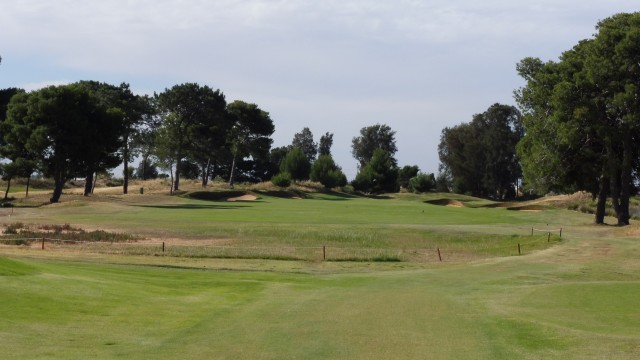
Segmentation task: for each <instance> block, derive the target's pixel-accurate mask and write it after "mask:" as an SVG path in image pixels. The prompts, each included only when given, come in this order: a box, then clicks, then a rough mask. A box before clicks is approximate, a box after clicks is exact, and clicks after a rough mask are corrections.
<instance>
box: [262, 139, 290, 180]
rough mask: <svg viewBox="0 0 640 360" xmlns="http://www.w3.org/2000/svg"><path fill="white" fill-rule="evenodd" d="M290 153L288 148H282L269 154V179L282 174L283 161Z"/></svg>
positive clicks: (275, 149)
mask: <svg viewBox="0 0 640 360" xmlns="http://www.w3.org/2000/svg"><path fill="white" fill-rule="evenodd" d="M288 153H289V147H288V146H280V147H276V148H272V149H271V151H270V152H269V163H268V174H267V178H271V177H273V176H274V175H276V174H277V173H278V172H280V165H281V164H282V160H283V159H284V158H285V156H287V154H288Z"/></svg>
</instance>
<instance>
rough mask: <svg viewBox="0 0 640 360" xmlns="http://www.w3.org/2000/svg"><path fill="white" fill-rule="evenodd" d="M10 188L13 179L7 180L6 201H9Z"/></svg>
mask: <svg viewBox="0 0 640 360" xmlns="http://www.w3.org/2000/svg"><path fill="white" fill-rule="evenodd" d="M9 188H11V178H8V179H7V190H6V191H5V192H4V199H5V200H7V199H8V198H9Z"/></svg>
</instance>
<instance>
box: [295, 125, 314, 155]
mask: <svg viewBox="0 0 640 360" xmlns="http://www.w3.org/2000/svg"><path fill="white" fill-rule="evenodd" d="M291 148H299V149H300V150H302V152H303V153H304V154H305V155H306V156H307V159H309V163H312V162H313V161H314V160H315V159H316V155H317V154H318V144H316V143H315V142H313V133H312V132H311V130H309V128H308V127H305V128H304V129H302V131H301V132H299V133H296V134H295V135H293V141H292V142H291Z"/></svg>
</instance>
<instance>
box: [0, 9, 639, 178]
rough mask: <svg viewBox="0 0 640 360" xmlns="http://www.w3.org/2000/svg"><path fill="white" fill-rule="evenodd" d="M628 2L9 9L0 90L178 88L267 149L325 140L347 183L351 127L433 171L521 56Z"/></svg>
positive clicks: (512, 74)
mask: <svg viewBox="0 0 640 360" xmlns="http://www.w3.org/2000/svg"><path fill="white" fill-rule="evenodd" d="M637 10H638V3H637V0H608V1H602V0H600V1H595V0H582V1H578V0H538V1H531V0H530V1H520V0H511V1H508V0H486V1H471V0H448V1H445V0H425V1H419V0H393V1H392V0H377V1H370V0H324V1H312V0H297V1H289V0H247V1H236V0H217V1H206V0H182V1H180V0H153V1H150V0H138V1H136V0H110V1H100V2H98V1H80V0H53V1H52V0H14V1H9V2H5V3H4V4H2V5H1V6H0V56H2V64H1V65H0V88H6V87H14V86H15V87H22V88H25V89H28V90H32V89H37V88H39V87H42V86H45V85H51V84H64V83H69V82H74V81H78V80H98V81H104V82H109V83H113V84H119V83H121V82H128V83H129V84H131V87H132V89H133V90H134V91H136V92H138V93H150V94H151V93H153V92H154V91H155V92H161V91H163V90H164V89H165V88H168V87H171V86H173V85H175V84H179V83H184V82H197V83H200V84H202V85H209V86H211V87H213V88H214V89H220V90H222V91H223V92H224V93H225V94H226V98H227V101H228V102H231V101H233V100H236V99H240V100H244V101H247V102H253V103H256V104H258V105H259V106H260V107H261V108H262V109H264V110H266V111H268V112H269V113H270V114H271V117H272V119H273V120H274V123H275V125H276V133H275V134H274V136H273V138H274V146H283V145H288V144H289V143H290V142H291V140H292V138H293V135H294V133H296V132H299V131H300V130H302V128H303V127H309V128H310V129H311V131H312V132H313V133H314V135H315V137H316V141H317V140H318V139H319V137H320V135H322V134H323V133H325V132H327V131H328V132H333V133H334V146H333V149H332V150H333V151H332V152H333V155H334V157H335V159H336V161H337V162H338V163H339V164H340V165H341V166H342V167H343V169H344V170H345V173H346V174H347V176H348V177H349V178H353V176H354V175H355V173H356V171H357V162H356V160H355V159H353V157H352V156H351V139H352V138H353V137H354V136H357V135H358V133H359V130H360V129H361V128H362V127H364V126H369V125H373V124H376V123H381V124H387V125H389V126H390V127H391V128H392V129H393V130H395V131H396V132H397V134H396V139H397V145H398V153H397V154H396V158H397V159H398V162H399V164H400V165H418V166H419V167H420V168H421V169H422V170H423V171H425V172H437V169H438V163H439V161H438V155H437V146H438V142H439V138H440V132H441V130H442V129H443V128H444V127H446V126H454V125H456V124H459V123H461V122H468V121H470V120H471V117H472V116H473V114H476V113H480V112H483V111H485V110H486V109H487V108H488V107H489V106H490V105H492V104H493V103H496V102H500V103H504V104H514V101H513V96H512V94H513V90H515V89H516V88H518V87H519V86H521V85H522V81H521V80H520V79H519V78H518V76H517V74H516V71H515V65H516V63H517V62H518V61H519V60H521V59H522V58H524V57H527V56H535V57H540V58H542V59H544V60H553V59H557V57H558V56H559V55H560V54H561V53H562V52H563V51H565V50H568V49H570V48H571V47H573V46H574V45H575V44H576V43H577V42H578V41H579V40H581V39H585V38H588V37H590V36H592V34H593V33H594V32H595V25H596V24H597V22H598V21H599V20H601V19H604V18H606V17H609V16H611V15H613V14H616V13H620V12H633V11H637Z"/></svg>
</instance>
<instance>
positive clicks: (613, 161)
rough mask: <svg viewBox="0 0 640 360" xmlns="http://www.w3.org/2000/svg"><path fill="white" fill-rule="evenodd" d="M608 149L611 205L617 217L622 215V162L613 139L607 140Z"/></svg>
mask: <svg viewBox="0 0 640 360" xmlns="http://www.w3.org/2000/svg"><path fill="white" fill-rule="evenodd" d="M605 143H606V147H607V161H608V164H609V183H610V191H611V205H612V206H613V211H615V213H616V217H619V215H620V161H619V159H618V157H617V156H616V153H615V151H614V149H613V145H612V144H611V139H609V138H607V139H605Z"/></svg>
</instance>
